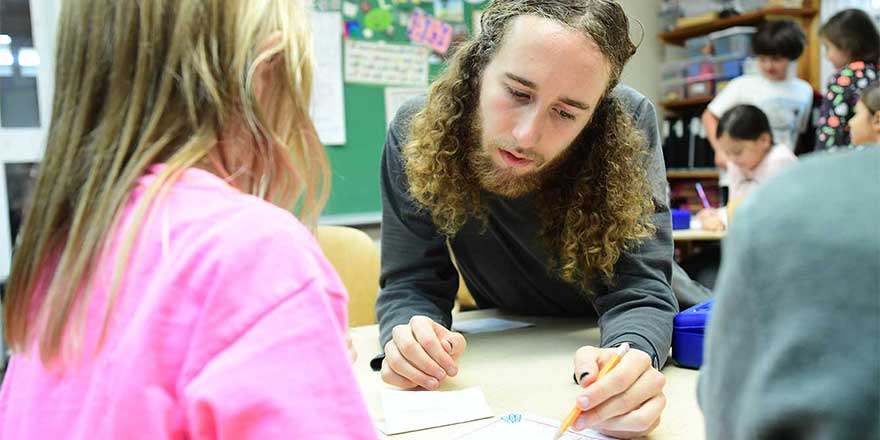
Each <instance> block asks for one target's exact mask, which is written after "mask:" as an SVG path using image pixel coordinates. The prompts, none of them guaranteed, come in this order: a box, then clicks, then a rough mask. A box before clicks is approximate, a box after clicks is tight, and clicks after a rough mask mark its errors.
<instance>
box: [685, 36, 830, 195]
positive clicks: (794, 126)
mask: <svg viewBox="0 0 880 440" xmlns="http://www.w3.org/2000/svg"><path fill="white" fill-rule="evenodd" d="M805 44H806V36H805V35H804V32H803V31H802V30H801V28H800V27H799V26H798V25H797V24H796V23H795V22H793V21H791V20H778V21H767V22H765V23H763V24H762V25H761V26H760V27H758V30H757V32H756V33H755V34H754V35H753V36H752V51H753V52H754V54H755V55H756V58H757V61H758V69H759V71H760V74H758V75H744V76H741V77H739V78H736V79H734V80H732V81H731V82H730V83H729V84H728V85H727V86H726V87H725V88H724V89H723V90H722V91H721V92H720V93H718V95H717V96H715V99H713V100H712V102H710V103H709V106H708V107H707V108H706V111H705V112H703V116H702V119H703V125H704V126H705V128H706V133H708V138H709V143H710V145H711V146H712V149H713V150H715V164H716V165H717V166H718V167H720V168H722V169H723V168H725V167H726V166H727V157H726V156H725V153H724V150H723V149H722V148H719V146H718V142H717V138H716V136H715V132H716V131H717V130H716V127H717V126H718V120H719V118H720V117H721V115H723V114H724V112H726V111H727V110H729V109H730V108H732V107H733V106H735V105H738V104H751V105H754V106H757V107H758V108H760V109H761V110H763V111H764V113H765V114H766V115H767V118H769V121H770V128H771V129H772V133H773V138H774V139H776V141H777V142H779V143H780V144H782V145H785V146H787V147H788V148H790V149H791V150H792V151H794V148H795V147H796V145H797V141H798V135H799V134H800V133H803V132H804V130H806V127H807V121H808V118H809V113H810V108H811V107H812V105H813V88H812V87H811V86H810V84H809V83H807V82H806V81H804V80H802V79H799V78H797V77H794V76H792V75H789V65H790V64H791V63H792V61H794V60H796V59H798V58H799V57H800V56H801V54H802V53H803V51H804V46H805ZM731 198H732V197H731Z"/></svg>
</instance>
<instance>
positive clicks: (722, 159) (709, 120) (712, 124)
mask: <svg viewBox="0 0 880 440" xmlns="http://www.w3.org/2000/svg"><path fill="white" fill-rule="evenodd" d="M701 119H702V120H703V127H704V128H705V129H706V138H707V139H709V145H711V146H712V150H714V151H715V166H717V167H718V168H727V156H726V155H725V154H724V151H723V150H722V149H721V148H719V147H718V139H717V138H716V137H715V132H716V131H718V117H717V116H715V114H714V113H712V112H711V111H710V110H709V109H706V111H704V112H703V117H702V118H701Z"/></svg>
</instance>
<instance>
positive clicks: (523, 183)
mask: <svg viewBox="0 0 880 440" xmlns="http://www.w3.org/2000/svg"><path fill="white" fill-rule="evenodd" d="M467 143H468V148H469V152H468V164H469V165H470V169H471V172H472V173H474V176H475V177H476V178H477V180H478V181H479V182H480V185H481V186H482V187H483V189H485V190H486V191H489V192H491V193H494V194H498V195H500V196H503V197H507V198H511V199H514V198H519V197H522V196H524V195H526V194H529V193H533V192H535V191H538V190H540V189H541V188H542V187H543V186H544V185H545V184H546V183H547V182H548V181H549V180H550V178H551V177H553V175H554V174H555V173H556V171H557V170H558V169H559V168H560V165H561V164H562V163H564V162H565V161H566V159H567V158H568V157H569V156H570V155H571V154H570V153H571V150H572V148H571V146H568V147H566V148H565V150H563V151H562V152H561V153H559V155H557V156H556V157H554V158H553V159H551V160H549V161H546V160H545V159H544V157H542V156H540V155H537V154H536V153H533V152H528V151H525V150H522V149H521V148H519V147H518V146H517V145H516V144H515V143H514V142H513V141H512V140H511V141H510V142H498V141H490V143H489V144H488V145H484V144H483V142H482V126H481V123H480V118H479V114H478V113H476V112H474V113H473V114H472V116H471V123H470V139H468V140H467ZM499 148H502V149H505V150H507V151H513V152H516V153H517V154H519V155H521V156H525V157H526V158H528V159H529V160H531V161H532V162H533V164H534V165H535V166H536V168H535V169H533V170H531V171H529V172H528V173H525V174H517V173H516V172H515V171H514V169H513V168H511V167H500V166H498V165H497V164H496V163H495V162H494V161H493V160H492V155H493V154H494V153H495V152H496V150H498V149H499Z"/></svg>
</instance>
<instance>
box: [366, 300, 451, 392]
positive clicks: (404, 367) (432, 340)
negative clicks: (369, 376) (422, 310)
mask: <svg viewBox="0 0 880 440" xmlns="http://www.w3.org/2000/svg"><path fill="white" fill-rule="evenodd" d="M391 335H392V337H391V340H390V341H388V343H387V344H385V360H384V361H382V380H384V381H385V382H386V383H388V384H391V385H394V386H398V387H401V388H415V387H422V388H424V389H426V390H436V389H437V388H438V387H439V386H440V382H442V381H443V379H446V377H448V376H455V375H456V374H458V366H457V365H456V363H455V361H456V360H457V359H458V357H459V356H461V354H462V353H463V352H464V349H465V347H466V346H467V342H465V340H464V336H462V335H461V333H457V332H453V331H449V330H447V329H446V328H445V327H443V326H442V325H440V324H437V323H436V322H434V321H433V320H431V318H428V317H426V316H413V317H412V318H411V319H410V320H409V324H402V325H398V326H396V327H394V329H393V330H392V331H391Z"/></svg>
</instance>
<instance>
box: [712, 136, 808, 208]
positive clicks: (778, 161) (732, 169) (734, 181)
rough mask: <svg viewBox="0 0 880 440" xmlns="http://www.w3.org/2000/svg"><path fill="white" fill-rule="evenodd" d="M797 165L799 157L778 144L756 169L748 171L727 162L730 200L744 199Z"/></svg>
mask: <svg viewBox="0 0 880 440" xmlns="http://www.w3.org/2000/svg"><path fill="white" fill-rule="evenodd" d="M795 163H797V157H796V156H795V155H794V153H792V152H791V149H790V148H788V147H787V146H785V145H779V144H776V145H774V146H773V148H771V149H770V151H768V152H767V154H766V155H765V156H764V158H763V159H761V163H759V164H758V166H757V167H755V169H753V170H751V171H746V170H743V169H741V168H740V167H738V166H736V164H734V163H733V161H727V174H728V176H729V177H730V200H736V199H739V198H740V197H744V196H745V195H746V194H748V193H749V192H750V191H753V190H754V189H755V188H756V187H758V186H760V185H762V184H763V183H764V182H766V181H767V179H769V178H771V177H773V176H775V175H776V174H779V172H780V171H782V170H783V169H784V168H787V167H789V166H791V165H794V164H795Z"/></svg>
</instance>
